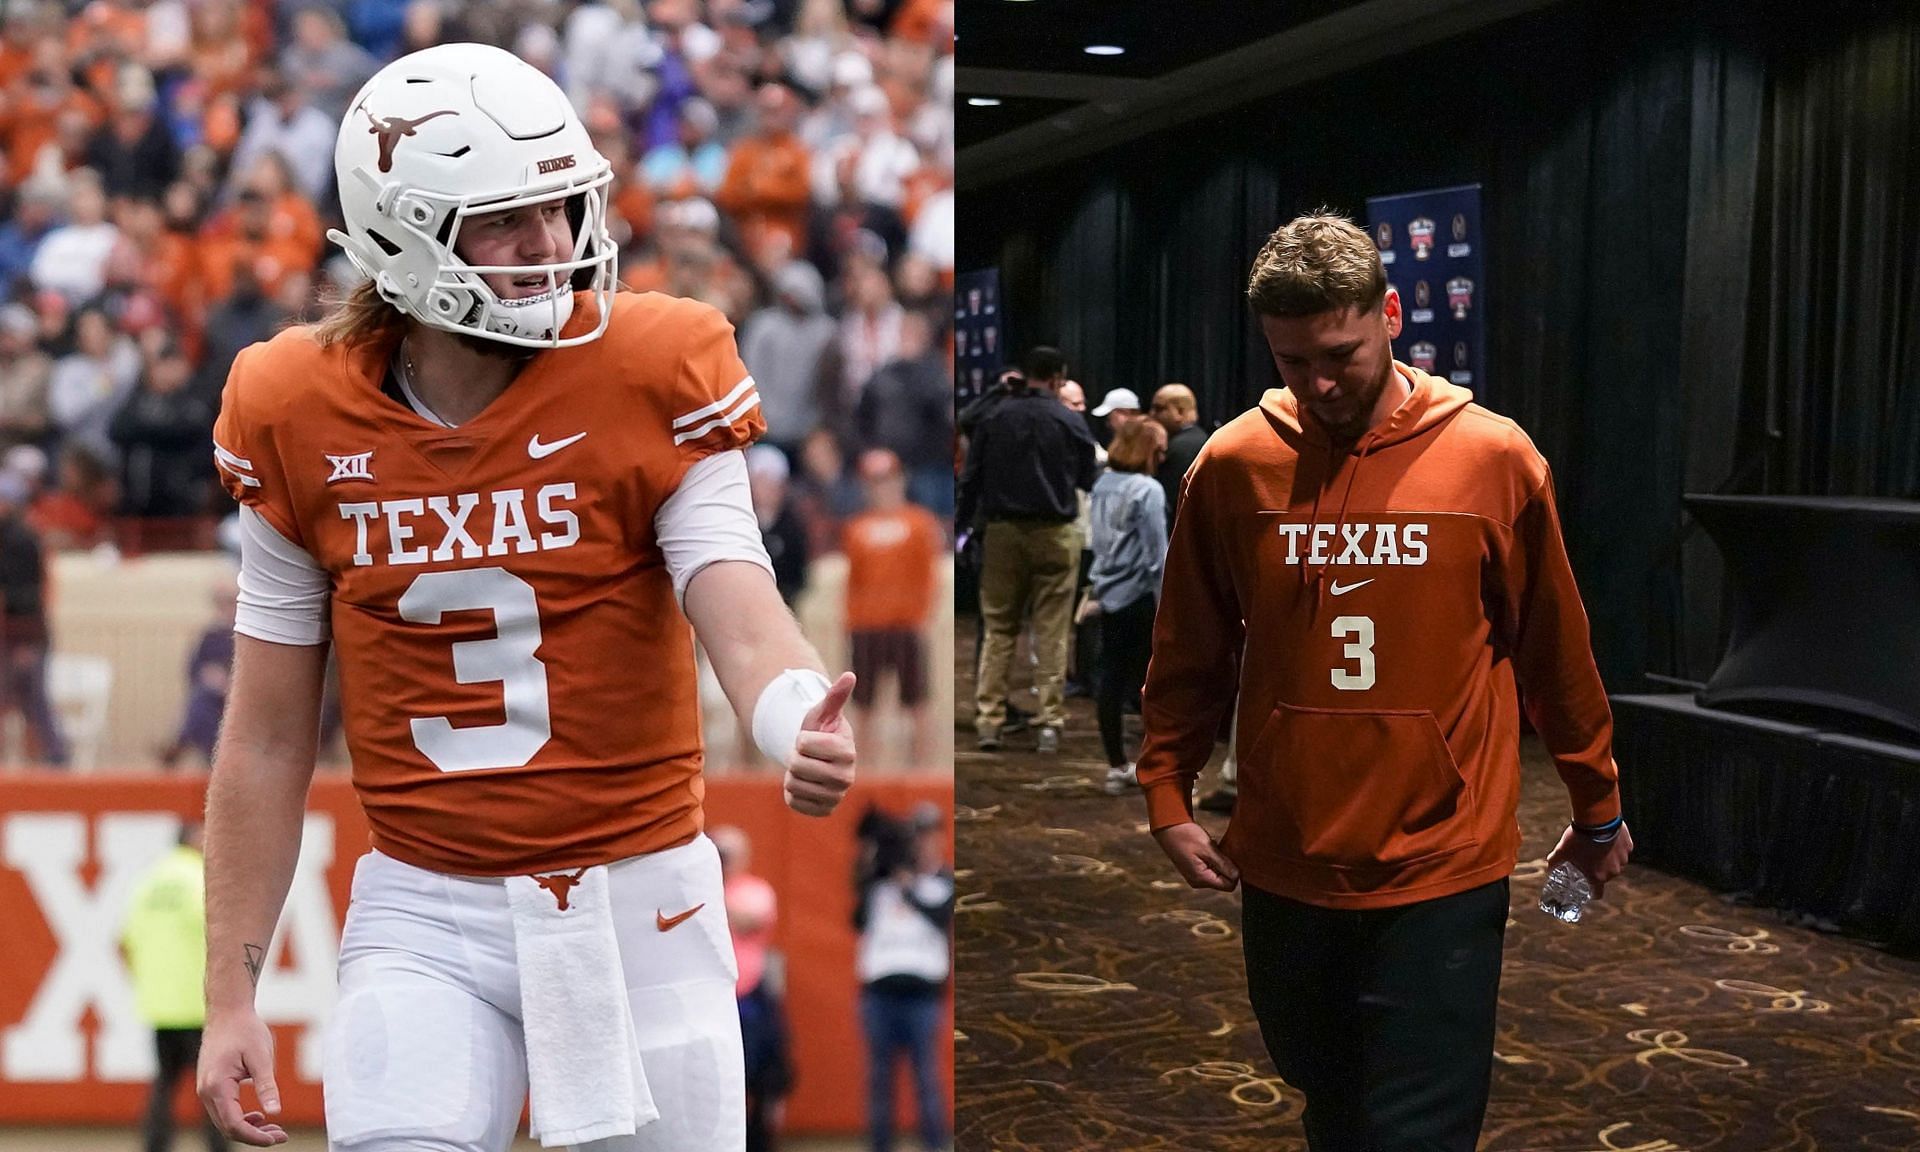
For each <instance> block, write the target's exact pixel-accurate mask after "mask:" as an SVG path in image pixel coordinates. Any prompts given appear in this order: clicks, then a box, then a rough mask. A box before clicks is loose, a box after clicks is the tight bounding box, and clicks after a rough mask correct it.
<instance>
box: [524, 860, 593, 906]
mask: <svg viewBox="0 0 1920 1152" xmlns="http://www.w3.org/2000/svg"><path fill="white" fill-rule="evenodd" d="M586 874H587V870H586V869H585V868H582V869H580V870H579V871H578V872H575V873H574V874H572V875H571V876H568V875H565V874H563V873H559V872H556V873H554V874H553V875H551V876H535V877H534V878H533V882H534V883H535V884H538V885H540V887H542V888H545V889H546V890H547V891H549V892H551V893H553V898H554V899H555V900H556V901H558V902H559V904H560V911H562V912H565V911H566V910H567V893H568V892H571V891H572V890H573V886H574V885H575V884H578V883H580V877H582V876H585V875H586Z"/></svg>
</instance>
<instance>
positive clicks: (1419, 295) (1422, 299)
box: [1413, 280, 1433, 308]
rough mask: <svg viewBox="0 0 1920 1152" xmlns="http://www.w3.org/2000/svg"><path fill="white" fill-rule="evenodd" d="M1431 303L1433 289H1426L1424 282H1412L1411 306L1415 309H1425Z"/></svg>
mask: <svg viewBox="0 0 1920 1152" xmlns="http://www.w3.org/2000/svg"><path fill="white" fill-rule="evenodd" d="M1432 303H1433V289H1431V288H1429V287H1427V282H1426V281H1425V280H1415V281H1414V282H1413V306H1414V307H1415V308H1425V307H1427V306H1428V305H1429V304H1432Z"/></svg>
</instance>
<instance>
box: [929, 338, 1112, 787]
mask: <svg viewBox="0 0 1920 1152" xmlns="http://www.w3.org/2000/svg"><path fill="white" fill-rule="evenodd" d="M1025 367H1026V379H1027V388H1026V391H1024V392H1017V393H1015V394H1013V395H1012V396H1009V397H1007V399H1006V400H1005V401H1004V402H1002V403H1001V404H1000V405H999V406H998V407H997V408H995V409H994V410H993V413H992V415H990V416H988V417H987V418H986V419H984V420H982V421H981V422H980V424H979V426H978V427H976V428H975V430H974V433H973V437H972V442H971V444H970V445H969V448H968V451H967V463H966V467H965V468H964V469H963V470H962V472H961V474H960V505H959V514H958V517H957V518H956V523H957V524H959V525H961V526H966V525H971V524H973V523H974V522H975V520H976V517H977V518H978V519H980V520H984V521H985V522H986V527H985V529H984V532H983V534H982V536H981V568H980V615H981V617H982V620H983V622H984V624H985V635H984V636H983V638H982V640H981V644H980V666H979V673H980V674H979V677H978V680H977V683H976V692H975V703H974V716H973V727H974V734H975V736H976V737H977V738H978V741H979V747H980V749H981V751H983V752H992V751H996V750H998V749H999V747H1000V727H1001V725H1002V724H1004V723H1005V722H1006V698H1007V675H1008V668H1009V665H1011V664H1012V662H1013V654H1014V649H1015V647H1016V644H1017V642H1018V640H1019V636H1020V624H1021V620H1022V618H1023V617H1024V616H1026V615H1027V614H1028V613H1029V612H1030V613H1031V614H1032V619H1033V645H1034V654H1035V658H1036V662H1037V665H1038V666H1037V667H1036V668H1035V670H1034V687H1035V689H1036V690H1037V691H1038V693H1039V696H1040V713H1039V716H1038V717H1037V718H1036V722H1037V725H1038V728H1039V735H1038V736H1037V741H1038V744H1037V746H1038V748H1039V750H1040V751H1041V752H1046V753H1052V752H1057V751H1059V748H1060V730H1061V728H1062V727H1063V726H1064V725H1065V724H1066V703H1065V694H1064V681H1065V678H1066V667H1067V637H1068V633H1069V630H1070V629H1071V628H1072V625H1073V591H1074V584H1075V581H1076V578H1077V577H1078V576H1079V572H1080V534H1079V531H1078V529H1077V528H1076V527H1075V526H1074V519H1075V517H1076V516H1077V515H1078V513H1079V510H1080V504H1079V495H1078V493H1079V491H1081V490H1085V489H1089V488H1091V487H1093V479H1094V442H1093V434H1092V433H1091V432H1089V431H1087V426H1086V422H1085V421H1084V420H1082V419H1081V418H1080V417H1079V415H1077V414H1076V413H1074V412H1071V411H1069V410H1068V409H1067V407H1066V406H1065V405H1064V404H1062V403H1060V399H1059V389H1060V384H1061V382H1062V381H1064V380H1065V379H1066V375H1067V363H1066V359H1065V357H1063V356H1061V355H1060V352H1059V351H1058V350H1057V349H1053V348H1048V347H1044V346H1042V347H1037V348H1035V349H1033V350H1032V351H1031V352H1028V353H1027V356H1026V364H1025Z"/></svg>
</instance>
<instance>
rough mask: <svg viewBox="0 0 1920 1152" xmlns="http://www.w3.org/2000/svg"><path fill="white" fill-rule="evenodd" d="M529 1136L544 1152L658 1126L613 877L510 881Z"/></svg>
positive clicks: (595, 871)
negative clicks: (619, 935)
mask: <svg viewBox="0 0 1920 1152" xmlns="http://www.w3.org/2000/svg"><path fill="white" fill-rule="evenodd" d="M507 903H508V905H509V906H510V907H511V908H512V910H513V944H514V949H515V952H516V955H517V960H518V966H519V969H520V1010H521V1021H522V1023H523V1025H524V1027H525V1030H526V1036H527V1083H528V1087H529V1088H530V1089H531V1092H530V1095H531V1096H532V1099H533V1107H532V1112H533V1115H532V1124H531V1126H530V1127H531V1131H532V1133H533V1135H534V1137H535V1138H536V1139H538V1140H539V1141H540V1143H541V1144H542V1145H543V1146H545V1147H548V1148H555V1147H559V1146H561V1145H566V1144H585V1143H587V1142H588V1141H591V1140H602V1139H605V1138H607V1137H609V1136H631V1135H633V1134H634V1133H635V1132H637V1131H639V1129H640V1126H641V1125H643V1124H647V1123H650V1122H652V1121H654V1120H657V1119H659V1118H660V1110H659V1109H658V1108H656V1107H654V1104H653V1093H652V1092H650V1091H648V1090H647V1075H646V1071H645V1070H644V1069H643V1068H641V1066H640V1039H639V1037H638V1036H637V1035H636V1034H635V1032H634V1027H633V1013H632V1011H631V1009H630V1008H629V1007H628V1004H627V981H626V976H625V973H624V971H623V969H622V968H621V965H620V947H619V943H618V942H617V940H616V939H615V937H614V932H613V905H612V901H611V899H610V897H609V895H608V889H607V869H606V867H605V866H604V865H603V866H600V867H595V868H586V869H582V870H581V871H579V872H562V873H556V874H554V875H549V876H538V877H535V876H510V877H508V878H507Z"/></svg>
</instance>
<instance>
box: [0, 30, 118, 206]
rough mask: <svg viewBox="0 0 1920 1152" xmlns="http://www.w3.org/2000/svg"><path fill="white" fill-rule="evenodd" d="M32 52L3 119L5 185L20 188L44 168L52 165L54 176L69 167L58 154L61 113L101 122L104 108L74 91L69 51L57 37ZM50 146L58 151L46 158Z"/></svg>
mask: <svg viewBox="0 0 1920 1152" xmlns="http://www.w3.org/2000/svg"><path fill="white" fill-rule="evenodd" d="M30 51H31V54H32V55H31V61H32V62H31V63H30V64H29V65H28V66H27V68H26V69H25V70H24V71H22V72H21V73H20V74H19V77H18V78H17V79H16V80H15V81H14V83H13V84H12V85H11V86H10V87H9V89H8V91H7V94H6V102H5V108H4V113H3V114H0V141H4V143H5V148H6V154H7V183H9V184H12V185H16V186H17V185H19V184H21V183H24V182H25V181H26V179H27V178H28V177H29V176H30V175H32V174H33V173H34V171H35V170H36V169H40V168H41V167H42V165H51V170H52V171H53V172H54V173H55V174H58V172H59V170H60V169H61V168H64V167H65V166H66V165H65V162H64V159H63V158H62V156H61V155H60V154H59V152H58V147H59V131H60V119H61V115H62V113H65V112H77V113H79V114H80V115H81V117H82V118H83V119H85V120H86V121H87V122H89V123H94V122H97V121H98V120H99V118H100V102H99V101H98V100H95V99H94V98H93V97H92V96H91V95H89V94H88V93H87V92H85V91H84V90H82V89H80V88H78V87H76V86H75V85H74V83H73V71H72V69H71V68H70V67H69V66H68V63H67V53H66V49H65V47H64V46H63V45H62V44H61V43H60V40H59V38H58V37H57V36H47V37H45V38H43V39H41V40H39V41H37V42H36V43H34V44H33V46H32V48H31V50H30ZM49 146H52V148H53V149H54V151H51V152H46V151H45V150H46V149H48V148H49ZM43 152H45V155H44V156H43Z"/></svg>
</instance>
